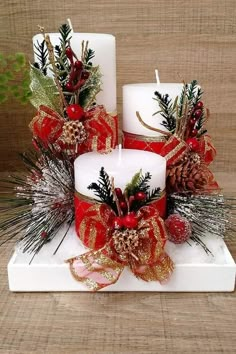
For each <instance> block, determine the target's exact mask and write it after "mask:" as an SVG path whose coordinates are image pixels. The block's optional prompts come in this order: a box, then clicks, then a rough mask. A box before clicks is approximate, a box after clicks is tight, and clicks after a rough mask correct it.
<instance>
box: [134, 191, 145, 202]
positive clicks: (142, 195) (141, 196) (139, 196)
mask: <svg viewBox="0 0 236 354" xmlns="http://www.w3.org/2000/svg"><path fill="white" fill-rule="evenodd" d="M146 197H147V196H146V193H144V192H141V191H139V192H137V193H135V196H134V198H135V200H138V201H140V202H141V201H144V200H145V199H146Z"/></svg>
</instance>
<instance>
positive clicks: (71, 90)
mask: <svg viewBox="0 0 236 354" xmlns="http://www.w3.org/2000/svg"><path fill="white" fill-rule="evenodd" d="M65 89H66V91H68V92H73V91H74V86H73V84H72V83H71V82H67V83H66V85H65Z"/></svg>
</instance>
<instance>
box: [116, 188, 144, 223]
mask: <svg viewBox="0 0 236 354" xmlns="http://www.w3.org/2000/svg"><path fill="white" fill-rule="evenodd" d="M115 194H116V197H117V199H118V203H119V207H120V209H121V211H122V216H117V217H115V218H114V222H113V226H114V228H115V229H122V228H127V229H135V228H136V227H137V226H138V218H137V216H136V213H135V212H134V211H130V210H131V209H132V206H133V205H134V204H137V203H139V204H142V203H143V202H144V201H145V200H146V197H147V196H146V193H144V192H143V191H137V192H136V193H135V194H134V195H131V196H129V198H126V197H125V195H124V194H123V192H122V190H121V189H120V188H115Z"/></svg>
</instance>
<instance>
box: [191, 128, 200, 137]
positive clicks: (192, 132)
mask: <svg viewBox="0 0 236 354" xmlns="http://www.w3.org/2000/svg"><path fill="white" fill-rule="evenodd" d="M197 133H198V131H197V129H193V130H192V131H191V133H190V135H191V136H196V135H197Z"/></svg>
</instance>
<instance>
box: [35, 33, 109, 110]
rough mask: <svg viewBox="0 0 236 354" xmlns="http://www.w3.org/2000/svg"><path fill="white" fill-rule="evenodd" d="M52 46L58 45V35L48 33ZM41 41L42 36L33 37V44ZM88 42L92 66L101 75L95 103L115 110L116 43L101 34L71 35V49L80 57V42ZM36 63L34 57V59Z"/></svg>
mask: <svg viewBox="0 0 236 354" xmlns="http://www.w3.org/2000/svg"><path fill="white" fill-rule="evenodd" d="M49 36H50V40H51V42H52V45H53V46H55V45H59V44H60V40H59V33H49ZM42 40H43V35H42V34H36V35H35V36H34V37H33V44H36V43H37V41H39V42H40V43H41V42H42ZM83 40H84V41H89V48H91V49H93V50H94V51H95V57H94V58H93V59H92V60H91V61H92V63H93V65H94V66H96V65H99V66H100V70H101V73H102V91H101V92H100V93H99V94H98V95H97V103H98V104H103V105H104V106H105V107H106V110H107V111H108V112H112V111H115V110H116V42H115V37H114V36H112V35H111V34H101V33H73V34H72V38H71V42H70V43H71V48H72V49H73V51H74V52H75V54H76V55H77V56H78V58H80V57H81V43H82V41H83ZM34 59H35V61H37V58H36V56H35V57H34Z"/></svg>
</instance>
